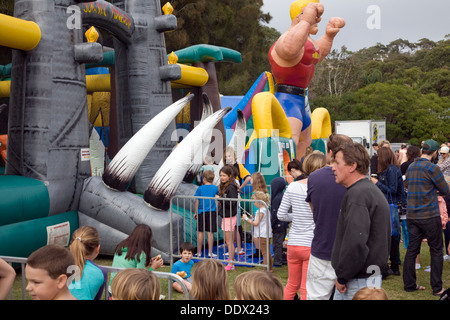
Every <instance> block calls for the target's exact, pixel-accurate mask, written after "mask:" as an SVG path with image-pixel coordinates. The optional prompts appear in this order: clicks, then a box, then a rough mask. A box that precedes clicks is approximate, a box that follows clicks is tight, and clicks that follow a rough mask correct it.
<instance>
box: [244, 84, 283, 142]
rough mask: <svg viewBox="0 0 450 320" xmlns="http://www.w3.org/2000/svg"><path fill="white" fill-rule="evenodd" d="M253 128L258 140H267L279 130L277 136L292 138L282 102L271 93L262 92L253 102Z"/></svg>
mask: <svg viewBox="0 0 450 320" xmlns="http://www.w3.org/2000/svg"><path fill="white" fill-rule="evenodd" d="M252 115H253V128H254V129H255V131H256V135H257V138H267V137H270V136H271V135H272V133H273V132H274V130H278V134H276V132H275V134H276V136H280V137H283V138H289V139H291V138H292V131H291V126H290V124H289V121H288V119H287V117H286V114H285V113H284V110H283V108H282V107H281V104H280V102H278V100H277V98H276V97H275V96H274V95H273V94H272V93H270V92H260V93H258V94H256V95H255V96H254V97H253V101H252Z"/></svg>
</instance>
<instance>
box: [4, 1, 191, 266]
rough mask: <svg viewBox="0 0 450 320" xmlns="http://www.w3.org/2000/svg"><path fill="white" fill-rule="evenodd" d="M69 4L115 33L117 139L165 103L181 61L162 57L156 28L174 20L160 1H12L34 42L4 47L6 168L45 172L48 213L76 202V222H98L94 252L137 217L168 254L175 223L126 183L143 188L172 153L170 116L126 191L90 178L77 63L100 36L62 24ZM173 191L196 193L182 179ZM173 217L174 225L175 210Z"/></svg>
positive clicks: (89, 59) (97, 52) (95, 54)
mask: <svg viewBox="0 0 450 320" xmlns="http://www.w3.org/2000/svg"><path fill="white" fill-rule="evenodd" d="M77 7H78V8H79V10H78V9H77ZM94 9H95V10H94ZM78 13H79V14H80V17H81V21H82V23H83V24H91V25H94V26H99V27H102V28H104V29H106V30H108V31H110V32H111V33H112V34H113V35H114V36H115V38H116V40H115V42H114V50H115V54H116V57H115V58H116V59H115V61H116V67H115V73H116V78H115V79H113V80H112V81H114V83H113V84H112V85H113V87H115V88H116V97H115V98H116V108H117V109H116V110H115V111H116V114H117V117H116V119H117V122H116V131H115V134H116V135H117V137H116V138H117V140H118V141H119V147H120V146H123V145H124V144H125V143H126V142H127V141H128V140H129V139H130V138H131V137H132V136H133V135H134V134H135V133H136V132H137V131H138V130H139V129H140V128H142V127H143V126H144V125H145V123H147V122H148V121H149V120H150V119H152V118H153V117H154V116H155V115H156V114H158V113H159V112H160V111H162V110H163V109H164V108H165V107H167V106H169V105H170V104H171V103H172V97H171V88H170V81H171V80H176V79H179V78H180V77H181V70H180V69H179V67H177V66H176V65H168V64H167V54H166V50H165V41H164V35H163V32H164V31H167V30H173V29H175V28H176V18H175V17H174V16H173V15H164V16H162V15H161V8H160V3H159V0H129V1H127V0H125V1H112V3H108V2H105V1H96V2H85V1H71V0H40V1H34V0H16V4H15V9H14V14H15V16H16V17H18V18H21V19H24V20H31V21H34V22H36V23H37V24H38V25H39V27H40V29H41V33H42V36H41V41H40V43H39V44H38V45H37V47H36V48H35V49H33V50H31V51H28V52H24V51H19V50H14V51H13V61H12V68H13V69H12V79H11V83H12V85H11V98H10V110H9V122H8V139H9V142H8V150H7V152H8V162H7V166H6V174H8V175H22V176H26V177H31V178H35V179H38V180H41V181H44V182H45V184H46V185H47V188H48V193H49V198H50V212H49V215H55V214H59V213H63V212H66V211H71V210H76V211H78V213H79V222H80V225H84V224H88V225H93V226H95V227H96V228H97V229H98V230H99V231H100V235H101V239H102V243H101V253H104V254H112V253H113V252H114V248H115V245H116V244H117V243H118V242H119V241H120V240H122V239H124V238H125V237H126V236H127V235H128V234H130V232H131V231H132V230H133V228H134V227H135V226H136V224H139V223H144V224H147V225H149V226H150V227H151V228H152V230H153V235H154V237H153V240H154V243H153V246H154V248H155V249H156V250H155V251H156V252H155V254H157V253H162V254H163V258H165V259H167V257H168V253H169V251H170V246H169V244H170V241H168V240H169V239H168V235H169V234H173V237H174V238H173V239H176V238H180V232H182V230H181V229H179V228H177V229H176V230H170V228H171V224H170V215H169V214H168V212H167V211H161V210H156V209H152V208H150V207H149V206H148V205H147V204H146V203H144V201H143V199H142V197H138V196H136V195H135V194H134V192H136V193H143V192H144V190H145V189H146V187H147V185H148V184H149V182H150V180H151V178H152V177H153V175H154V174H155V172H156V171H157V170H158V168H159V167H160V166H161V165H162V163H163V162H164V159H166V158H167V157H168V155H169V154H170V153H171V151H172V149H173V147H174V146H175V142H174V141H172V140H171V133H172V130H174V129H175V124H174V122H172V125H170V126H169V127H168V128H167V129H166V130H165V132H164V133H163V134H162V135H161V137H160V139H159V140H158V142H157V143H156V145H155V146H154V147H153V149H152V150H151V152H150V153H149V154H148V156H147V157H146V158H145V159H144V161H143V163H142V165H141V167H140V169H139V170H138V172H137V173H136V175H135V177H134V180H133V183H132V184H131V190H132V191H133V193H131V192H128V191H125V192H118V191H115V190H110V189H109V188H107V187H106V186H105V185H104V183H103V182H102V181H101V178H100V177H90V163H89V161H86V158H85V157H84V152H85V151H86V150H88V148H89V133H90V126H89V122H88V116H87V98H86V80H85V77H86V73H85V67H84V63H95V62H99V61H100V60H102V56H103V52H102V47H101V45H100V44H97V43H86V42H83V34H82V29H81V28H77V27H76V24H75V27H70V26H71V25H70V23H72V22H73V21H72V22H71V21H70V18H71V17H73V16H74V15H75V17H76V15H77V14H78ZM75 22H76V20H75ZM180 190H182V191H180V192H181V193H183V194H186V195H193V194H194V192H195V188H194V187H190V186H188V187H186V186H183V187H182V188H180ZM174 219H175V225H177V226H179V225H183V224H182V223H180V221H179V220H180V219H181V218H180V217H175V218H174ZM177 233H178V234H177Z"/></svg>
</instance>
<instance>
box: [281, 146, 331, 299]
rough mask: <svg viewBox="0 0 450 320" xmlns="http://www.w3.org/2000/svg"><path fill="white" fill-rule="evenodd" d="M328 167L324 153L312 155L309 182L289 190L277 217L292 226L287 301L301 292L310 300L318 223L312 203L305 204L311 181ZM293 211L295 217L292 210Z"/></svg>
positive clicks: (307, 171)
mask: <svg viewBox="0 0 450 320" xmlns="http://www.w3.org/2000/svg"><path fill="white" fill-rule="evenodd" d="M325 165H326V158H325V155H324V154H323V153H314V152H313V153H311V154H309V155H308V156H306V157H305V160H304V161H303V165H302V168H303V172H304V174H305V175H306V177H307V178H305V179H302V180H299V181H294V182H292V183H291V184H289V186H288V187H287V188H286V191H285V192H284V195H283V199H282V200H281V204H280V207H279V208H278V213H277V217H278V219H279V220H281V221H287V222H292V224H291V227H290V230H289V239H288V242H287V245H286V246H287V260H288V282H287V284H286V287H285V288H284V299H285V300H292V299H294V298H295V297H296V296H297V291H298V290H299V289H300V299H301V300H306V277H307V271H308V263H309V257H310V254H311V242H312V239H313V237H314V226H315V224H314V219H313V213H312V211H311V207H310V206H309V203H308V202H306V201H305V199H306V195H307V191H308V184H307V182H308V177H309V175H310V174H311V173H312V172H314V171H315V170H317V169H320V168H322V167H324V166H325ZM291 207H292V213H290V212H289V208H291Z"/></svg>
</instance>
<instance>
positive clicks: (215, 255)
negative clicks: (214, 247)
mask: <svg viewBox="0 0 450 320" xmlns="http://www.w3.org/2000/svg"><path fill="white" fill-rule="evenodd" d="M208 257H209V258H217V254H215V253H210V254H208Z"/></svg>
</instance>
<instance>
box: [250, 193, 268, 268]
mask: <svg viewBox="0 0 450 320" xmlns="http://www.w3.org/2000/svg"><path fill="white" fill-rule="evenodd" d="M252 199H254V200H259V201H256V202H255V203H254V205H255V206H256V207H257V208H258V210H257V211H256V214H255V217H254V218H253V219H249V218H248V216H245V218H243V219H244V221H246V222H248V223H250V224H252V226H253V227H254V228H253V238H254V240H255V242H257V243H259V245H260V250H261V253H262V256H263V259H264V260H263V261H264V262H263V263H264V264H265V265H268V266H269V270H270V271H271V272H272V255H271V254H270V250H267V246H268V245H270V239H271V238H272V226H271V223H270V215H269V210H268V208H269V204H270V196H269V194H268V193H266V192H263V191H255V193H254V194H253V195H252ZM261 201H262V202H261Z"/></svg>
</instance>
